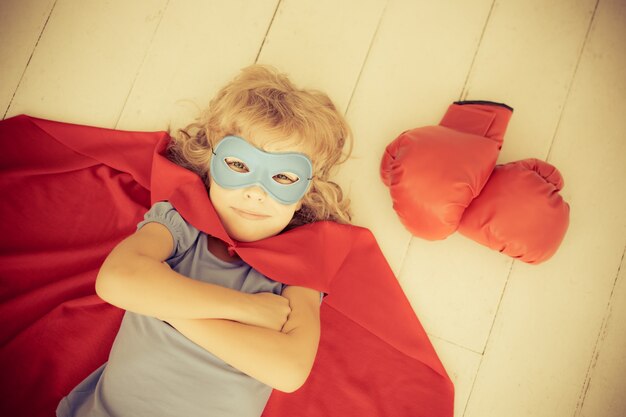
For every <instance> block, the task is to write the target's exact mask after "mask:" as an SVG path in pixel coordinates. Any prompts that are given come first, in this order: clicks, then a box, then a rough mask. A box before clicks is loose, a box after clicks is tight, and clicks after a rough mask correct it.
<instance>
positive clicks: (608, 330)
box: [575, 257, 626, 417]
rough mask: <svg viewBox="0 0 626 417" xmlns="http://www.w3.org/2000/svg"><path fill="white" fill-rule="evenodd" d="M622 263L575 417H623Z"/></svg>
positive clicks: (625, 299) (625, 292)
mask: <svg viewBox="0 0 626 417" xmlns="http://www.w3.org/2000/svg"><path fill="white" fill-rule="evenodd" d="M624 323H626V259H625V258H624V257H622V264H621V266H620V272H619V275H618V277H617V281H616V284H615V289H614V290H613V294H612V296H611V299H610V300H609V306H608V309H607V314H606V316H605V325H604V326H603V327H602V331H601V333H600V337H599V338H598V345H597V348H596V350H595V352H594V354H593V356H592V361H591V365H590V369H589V374H588V376H587V380H586V383H585V385H584V388H583V393H582V398H581V402H580V403H581V405H582V406H581V407H580V408H579V409H578V410H577V413H576V415H575V417H582V416H602V417H624V413H625V412H626V397H625V396H624V392H626V379H624V375H626V356H624V352H626V331H624Z"/></svg>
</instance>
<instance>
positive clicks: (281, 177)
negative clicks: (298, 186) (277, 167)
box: [272, 172, 300, 185]
mask: <svg viewBox="0 0 626 417" xmlns="http://www.w3.org/2000/svg"><path fill="white" fill-rule="evenodd" d="M272 178H274V181H276V182H277V183H279V184H285V185H289V184H293V183H294V182H297V181H298V180H299V179H300V178H298V176H297V175H296V174H292V173H291V172H281V173H280V174H276V175H274V176H273V177H272Z"/></svg>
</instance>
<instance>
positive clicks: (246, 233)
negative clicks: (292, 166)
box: [209, 129, 306, 242]
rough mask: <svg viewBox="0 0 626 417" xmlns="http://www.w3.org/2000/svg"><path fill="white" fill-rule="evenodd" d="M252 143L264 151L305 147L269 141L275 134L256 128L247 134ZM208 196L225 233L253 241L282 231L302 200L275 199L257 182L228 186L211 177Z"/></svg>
mask: <svg viewBox="0 0 626 417" xmlns="http://www.w3.org/2000/svg"><path fill="white" fill-rule="evenodd" d="M244 137H245V138H246V139H247V140H248V142H249V143H251V144H252V145H254V146H256V147H257V148H259V149H262V150H263V151H265V152H300V153H306V150H305V149H301V148H299V147H297V146H285V144H276V143H273V144H272V143H268V142H270V141H271V140H272V139H273V137H272V135H271V134H268V133H265V132H264V131H263V130H259V129H255V130H254V131H253V132H247V134H246V135H245V136H244ZM209 195H210V197H211V201H212V202H213V206H214V207H215V210H216V211H217V214H218V216H219V217H220V220H221V221H222V224H223V225H224V228H225V229H226V232H227V233H228V235H229V236H230V237H232V238H233V239H235V240H238V241H240V242H252V241H256V240H260V239H264V238H267V237H270V236H274V235H277V234H278V233H280V232H281V231H282V230H283V229H284V228H285V227H286V226H287V225H288V224H289V222H290V221H291V219H292V218H293V215H294V213H295V212H296V210H298V209H299V208H300V207H301V202H302V199H300V200H298V201H297V202H295V203H293V204H283V203H280V202H278V201H277V200H275V199H274V198H273V197H272V196H271V195H269V194H268V193H267V192H266V191H265V190H264V189H263V188H261V187H259V186H258V185H252V186H249V187H243V188H235V189H227V188H223V187H221V186H220V185H218V184H217V183H216V182H215V181H214V180H213V178H211V185H210V188H209Z"/></svg>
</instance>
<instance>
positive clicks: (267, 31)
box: [254, 0, 283, 64]
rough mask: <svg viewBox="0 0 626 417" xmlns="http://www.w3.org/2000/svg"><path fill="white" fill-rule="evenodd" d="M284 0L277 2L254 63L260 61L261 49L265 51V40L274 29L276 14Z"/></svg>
mask: <svg viewBox="0 0 626 417" xmlns="http://www.w3.org/2000/svg"><path fill="white" fill-rule="evenodd" d="M282 2H283V0H278V3H276V8H275V9H274V14H273V15H272V18H271V19H270V24H269V25H267V30H266V31H265V35H264V36H263V41H261V46H259V52H257V54H256V58H254V63H255V64H256V63H258V62H259V57H260V56H261V51H263V47H264V46H265V41H266V40H267V36H268V35H269V33H270V30H272V25H273V24H274V19H275V18H276V15H277V14H278V9H279V8H280V5H281V4H282Z"/></svg>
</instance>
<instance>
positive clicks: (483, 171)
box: [380, 101, 513, 240]
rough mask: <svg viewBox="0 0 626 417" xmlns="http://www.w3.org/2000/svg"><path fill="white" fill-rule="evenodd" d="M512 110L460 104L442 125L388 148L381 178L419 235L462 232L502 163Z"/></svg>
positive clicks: (437, 236)
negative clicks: (473, 204)
mask: <svg viewBox="0 0 626 417" xmlns="http://www.w3.org/2000/svg"><path fill="white" fill-rule="evenodd" d="M512 112H513V109H512V108H510V107H508V106H507V105H505V104H499V103H492V102H485V101H464V102H456V103H454V104H452V105H451V106H450V107H449V108H448V111H447V112H446V114H445V115H444V117H443V119H442V120H441V122H440V123H439V126H427V127H420V128H417V129H413V130H409V131H406V132H404V133H402V134H401V135H400V136H398V137H397V138H396V139H395V140H394V141H393V142H392V143H390V144H389V145H388V146H387V148H386V150H385V153H384V155H383V158H382V161H381V165H380V175H381V178H382V180H383V182H384V183H385V184H386V185H387V186H388V187H389V191H390V193H391V198H392V200H393V208H394V209H395V211H396V212H397V213H398V216H399V217H400V220H401V221H402V223H403V224H404V226H405V227H406V228H407V229H408V230H409V231H410V232H411V233H412V234H413V235H415V236H418V237H421V238H424V239H429V240H438V239H444V238H446V237H447V236H448V235H450V234H451V233H453V232H454V231H456V230H457V228H458V226H459V223H460V221H461V217H462V216H463V212H464V211H465V208H466V207H467V206H468V205H469V204H470V203H471V202H472V200H473V199H474V198H476V196H478V195H479V194H480V192H481V190H482V188H483V186H484V185H485V183H486V182H487V179H488V178H489V175H490V174H491V172H492V171H493V168H494V167H495V165H496V160H497V158H498V153H499V152H500V148H501V147H502V140H503V137H504V132H505V130H506V127H507V125H508V122H509V119H510V118H511V114H512Z"/></svg>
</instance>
